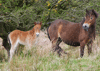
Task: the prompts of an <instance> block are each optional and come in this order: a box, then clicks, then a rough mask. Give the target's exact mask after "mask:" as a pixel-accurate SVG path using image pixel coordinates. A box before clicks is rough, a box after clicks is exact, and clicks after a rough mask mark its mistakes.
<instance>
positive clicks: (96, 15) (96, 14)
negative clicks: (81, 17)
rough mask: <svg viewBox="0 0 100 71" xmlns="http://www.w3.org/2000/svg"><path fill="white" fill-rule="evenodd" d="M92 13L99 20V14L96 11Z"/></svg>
mask: <svg viewBox="0 0 100 71" xmlns="http://www.w3.org/2000/svg"><path fill="white" fill-rule="evenodd" d="M92 13H93V14H94V15H95V17H96V18H98V13H97V12H96V11H95V10H94V9H92Z"/></svg>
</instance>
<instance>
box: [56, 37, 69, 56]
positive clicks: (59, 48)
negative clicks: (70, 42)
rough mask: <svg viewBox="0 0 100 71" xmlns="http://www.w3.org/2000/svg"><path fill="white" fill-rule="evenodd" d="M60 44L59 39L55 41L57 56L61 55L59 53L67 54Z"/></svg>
mask: <svg viewBox="0 0 100 71" xmlns="http://www.w3.org/2000/svg"><path fill="white" fill-rule="evenodd" d="M61 42H62V40H61V38H58V40H57V43H56V45H57V53H58V54H59V56H60V55H61V52H62V53H64V54H67V53H66V52H65V51H64V50H63V49H62V48H61V47H60V46H59V44H60V43H61Z"/></svg>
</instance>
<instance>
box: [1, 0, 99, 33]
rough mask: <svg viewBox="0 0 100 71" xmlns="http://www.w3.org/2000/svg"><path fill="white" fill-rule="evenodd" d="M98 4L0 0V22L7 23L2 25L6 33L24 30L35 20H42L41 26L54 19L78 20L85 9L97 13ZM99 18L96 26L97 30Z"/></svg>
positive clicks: (76, 0) (89, 0)
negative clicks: (93, 10)
mask: <svg viewBox="0 0 100 71" xmlns="http://www.w3.org/2000/svg"><path fill="white" fill-rule="evenodd" d="M99 6H100V1H99V0H95V1H94V0H1V1H0V9H1V11H0V22H1V21H3V23H2V24H4V23H5V24H8V26H7V27H5V26H3V28H4V29H5V28H9V29H8V30H7V31H5V30H4V31H5V32H6V33H8V32H11V31H13V30H14V29H19V30H24V31H26V30H29V29H31V28H32V27H33V26H34V22H35V21H42V23H43V25H42V28H44V27H47V26H48V24H47V23H48V22H52V21H53V20H56V19H66V20H69V21H72V22H80V21H81V20H82V19H83V17H84V16H85V13H86V12H85V10H86V9H95V10H96V11H97V12H98V13H99V11H100V9H99ZM99 19H100V18H98V19H97V28H96V30H97V31H98V32H100V29H99V27H100V24H99V21H100V20H99ZM1 28H2V27H1ZM0 33H1V32H0Z"/></svg>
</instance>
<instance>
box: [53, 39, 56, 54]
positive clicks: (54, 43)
mask: <svg viewBox="0 0 100 71" xmlns="http://www.w3.org/2000/svg"><path fill="white" fill-rule="evenodd" d="M56 43H57V39H54V40H53V41H52V49H53V52H55V51H56V49H57V46H56Z"/></svg>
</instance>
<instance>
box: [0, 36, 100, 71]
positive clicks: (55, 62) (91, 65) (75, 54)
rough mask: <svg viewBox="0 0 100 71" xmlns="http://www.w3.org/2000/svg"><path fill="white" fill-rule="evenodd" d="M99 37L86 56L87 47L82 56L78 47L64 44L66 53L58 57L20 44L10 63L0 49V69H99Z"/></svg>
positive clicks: (85, 70)
mask: <svg viewBox="0 0 100 71" xmlns="http://www.w3.org/2000/svg"><path fill="white" fill-rule="evenodd" d="M99 40H100V37H97V38H96V40H95V41H94V44H93V53H92V54H91V55H90V56H88V53H87V47H86V48H85V54H84V57H83V58H80V57H79V47H71V46H68V45H66V47H63V49H64V50H65V51H66V52H68V54H67V55H64V56H61V57H59V56H58V55H57V54H56V53H52V52H50V51H49V52H47V51H48V49H45V50H42V49H43V48H42V47H38V46H36V47H33V48H32V49H31V50H29V51H27V50H26V49H25V48H24V49H22V46H21V47H20V48H19V49H18V51H17V54H15V55H14V57H13V60H12V61H11V63H8V62H7V61H6V58H7V57H6V55H7V52H6V50H0V71H7V70H11V71H100V44H99V43H100V42H99ZM19 50H20V51H19Z"/></svg>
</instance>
